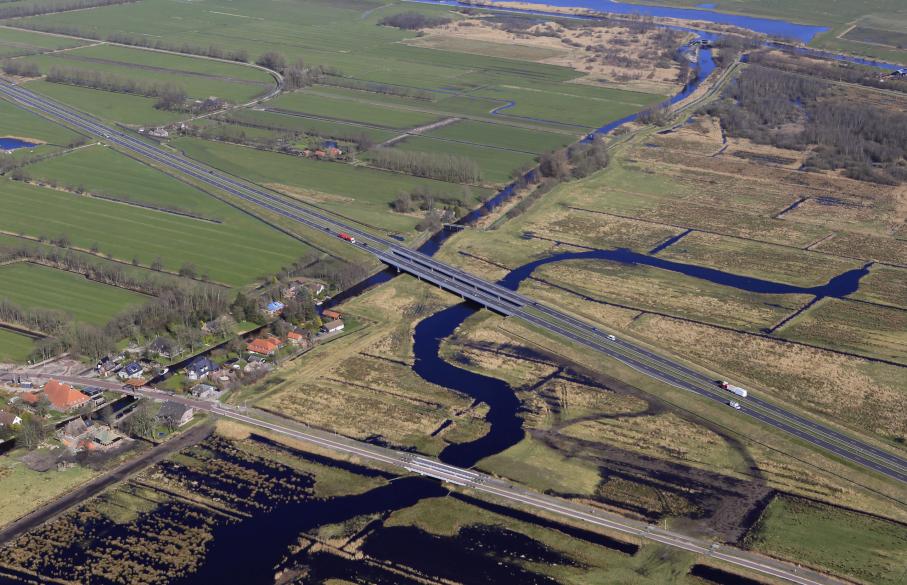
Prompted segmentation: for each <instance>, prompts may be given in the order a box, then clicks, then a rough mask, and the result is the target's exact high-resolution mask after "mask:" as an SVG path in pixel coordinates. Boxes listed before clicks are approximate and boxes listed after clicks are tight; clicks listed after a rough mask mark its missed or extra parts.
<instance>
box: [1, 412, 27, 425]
mask: <svg viewBox="0 0 907 585" xmlns="http://www.w3.org/2000/svg"><path fill="white" fill-rule="evenodd" d="M21 424H22V417H21V416H19V415H18V414H16V413H14V412H7V411H5V410H0V429H9V428H12V427H14V426H16V425H21Z"/></svg>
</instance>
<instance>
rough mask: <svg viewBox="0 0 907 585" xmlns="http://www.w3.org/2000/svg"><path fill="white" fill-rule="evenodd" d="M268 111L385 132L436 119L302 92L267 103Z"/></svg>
mask: <svg viewBox="0 0 907 585" xmlns="http://www.w3.org/2000/svg"><path fill="white" fill-rule="evenodd" d="M268 107H272V108H278V109H282V110H289V111H293V112H300V113H304V114H311V115H314V116H323V117H325V118H330V119H334V120H343V121H346V122H360V123H363V124H369V125H374V126H382V127H385V128H400V129H402V128H413V127H416V126H423V125H425V124H431V123H432V122H435V121H437V120H438V119H439V116H437V115H435V114H426V113H424V112H416V111H407V110H403V109H393V108H390V107H383V106H381V105H378V104H371V103H363V102H358V101H354V100H351V99H341V98H336V99H334V98H330V97H326V96H321V95H316V94H313V93H308V92H304V91H303V92H295V93H290V94H284V95H282V96H280V97H279V98H277V99H275V100H273V101H271V102H268Z"/></svg>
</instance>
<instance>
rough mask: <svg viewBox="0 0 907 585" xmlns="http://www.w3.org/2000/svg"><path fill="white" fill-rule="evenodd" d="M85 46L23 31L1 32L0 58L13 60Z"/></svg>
mask: <svg viewBox="0 0 907 585" xmlns="http://www.w3.org/2000/svg"><path fill="white" fill-rule="evenodd" d="M82 44H84V42H83V41H80V40H78V39H69V38H66V37H57V36H51V35H44V34H40V33H33V32H28V31H23V30H16V29H11V28H4V29H2V30H0V58H12V57H18V56H21V55H31V54H35V53H42V52H45V51H59V50H60V49H69V48H72V47H78V46H79V45H82Z"/></svg>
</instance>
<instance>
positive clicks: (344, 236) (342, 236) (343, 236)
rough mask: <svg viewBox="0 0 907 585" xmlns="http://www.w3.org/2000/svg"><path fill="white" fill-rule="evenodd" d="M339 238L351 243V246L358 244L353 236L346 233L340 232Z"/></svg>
mask: <svg viewBox="0 0 907 585" xmlns="http://www.w3.org/2000/svg"><path fill="white" fill-rule="evenodd" d="M337 237H338V238H340V239H341V240H346V241H347V242H349V243H351V244H355V243H356V238H354V237H353V236H351V235H349V234H348V233H345V232H340V233H339V234H337Z"/></svg>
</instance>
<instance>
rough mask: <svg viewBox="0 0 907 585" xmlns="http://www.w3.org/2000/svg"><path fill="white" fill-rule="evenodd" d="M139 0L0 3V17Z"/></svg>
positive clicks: (54, 0) (52, 0) (22, 16)
mask: <svg viewBox="0 0 907 585" xmlns="http://www.w3.org/2000/svg"><path fill="white" fill-rule="evenodd" d="M137 1H138V0H51V1H49V2H48V1H45V2H10V3H9V5H8V6H7V5H3V4H0V18H24V17H26V16H38V15H40V14H53V13H55V12H69V11H72V10H85V9H86V8H98V7H101V6H112V5H114V4H131V3H132V2H137Z"/></svg>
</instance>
